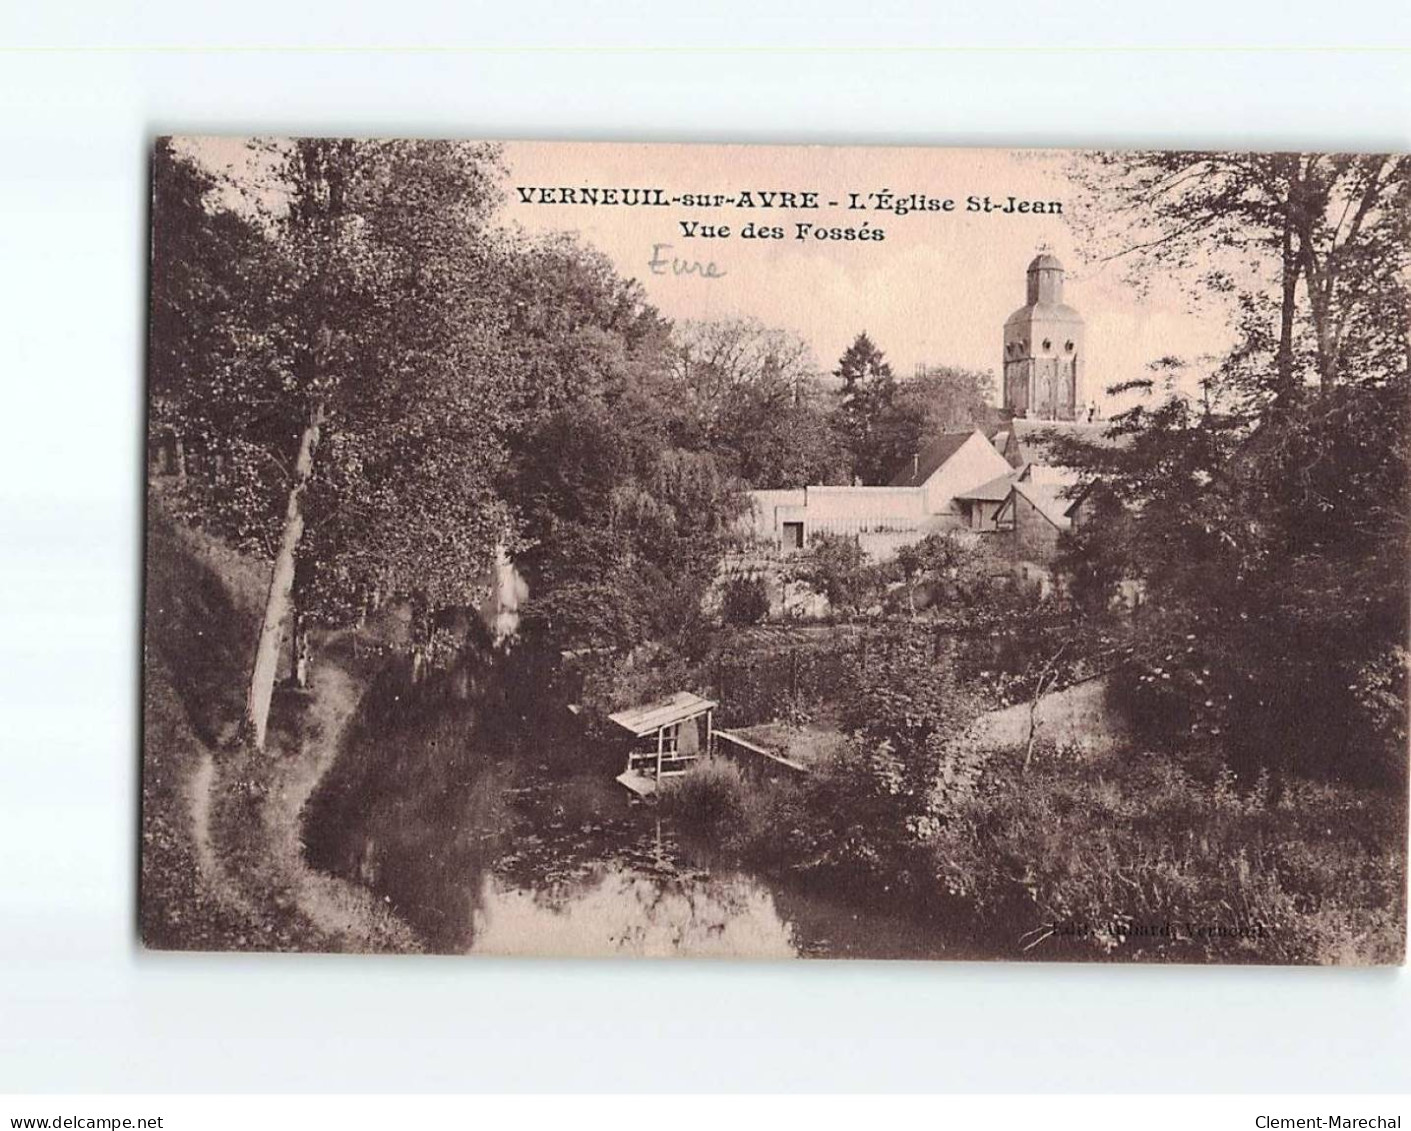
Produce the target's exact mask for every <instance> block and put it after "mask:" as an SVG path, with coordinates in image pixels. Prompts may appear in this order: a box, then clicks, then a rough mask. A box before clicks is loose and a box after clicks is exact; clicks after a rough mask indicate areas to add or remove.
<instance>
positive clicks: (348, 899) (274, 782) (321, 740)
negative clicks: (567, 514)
mask: <svg viewBox="0 0 1411 1131" xmlns="http://www.w3.org/2000/svg"><path fill="white" fill-rule="evenodd" d="M359 697H360V689H359V686H358V683H357V681H356V680H355V679H354V678H353V677H352V676H351V675H349V674H348V672H347V671H345V670H344V669H343V668H342V667H341V666H339V664H338V662H337V660H336V659H332V658H324V659H322V660H321V661H320V662H319V663H317V664H316V665H315V666H314V668H313V671H312V673H311V677H310V687H309V698H308V700H307V701H306V703H305V704H304V709H303V711H302V712H301V713H300V714H299V716H298V718H297V723H296V725H295V727H294V728H293V736H289V735H288V733H287V731H286V732H284V736H283V737H281V738H280V739H279V740H278V741H276V738H275V734H274V732H273V730H272V732H271V741H270V744H269V748H268V750H267V751H266V752H265V753H264V754H259V753H257V752H255V751H253V750H250V751H244V752H238V753H235V754H232V756H231V757H230V759H229V760H228V761H227V760H224V759H220V760H216V761H215V762H212V761H211V759H210V758H209V756H207V758H206V762H205V763H204V764H203V765H202V767H201V768H200V770H199V771H198V773H197V774H196V775H195V776H194V778H193V782H192V805H191V816H192V823H193V826H194V829H195V834H196V843H197V855H198V862H199V866H200V867H201V869H202V870H203V871H205V872H208V877H207V878H208V880H209V881H210V882H211V885H212V887H213V888H214V889H215V890H216V891H217V892H219V893H221V895H222V896H223V898H224V899H225V900H226V901H227V902H234V903H236V904H237V905H238V906H239V907H240V908H241V909H242V910H244V911H246V912H248V913H250V914H251V916H252V917H253V918H254V919H255V920H257V921H258V922H259V923H260V924H261V926H260V927H257V928H255V933H254V936H253V948H254V949H267V948H273V949H291V948H292V949H300V950H331V951H352V952H365V951H397V952H405V951H415V950H419V949H421V947H420V943H419V941H418V940H417V938H416V936H415V934H414V932H413V931H412V930H411V928H410V927H408V926H407V925H406V924H405V923H403V922H402V921H401V920H400V919H399V918H397V916H396V915H394V914H393V913H392V911H391V909H390V908H389V907H387V906H386V905H385V903H383V902H382V901H380V900H378V899H377V897H376V896H375V895H373V894H372V893H371V892H370V891H368V890H366V889H365V888H362V887H360V886H358V885H356V884H352V883H349V882H347V881H345V880H342V879H339V878H337V877H336V876H330V875H327V874H325V873H323V872H319V871H317V870H315V869H314V868H312V867H310V866H309V864H308V863H307V861H306V860H305V858H304V842H303V812H304V806H305V805H306V804H307V803H308V800H309V798H310V797H311V796H312V795H313V792H314V790H315V789H316V788H317V787H318V784H319V782H320V781H321V780H322V779H323V776H324V775H325V774H326V773H327V772H328V771H329V770H330V769H331V768H332V766H333V764H334V762H335V761H336V760H337V758H338V751H339V749H340V748H341V745H342V741H343V736H344V734H345V732H346V731H347V728H348V724H349V722H351V720H352V718H353V714H354V712H355V711H356V709H357V705H358V700H359ZM208 766H209V769H208V768H207V767H208Z"/></svg>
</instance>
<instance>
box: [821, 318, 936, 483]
mask: <svg viewBox="0 0 1411 1131" xmlns="http://www.w3.org/2000/svg"><path fill="white" fill-rule="evenodd" d="M833 375H834V376H835V377H837V378H839V379H840V380H841V381H842V389H841V390H840V393H839V402H838V411H837V422H838V430H839V432H840V433H841V435H842V440H843V445H844V447H845V448H846V449H847V450H848V452H849V453H850V455H851V457H852V471H853V475H854V476H855V477H856V478H857V479H860V480H861V481H862V482H863V483H864V484H868V485H872V484H878V483H886V482H887V481H888V480H890V479H891V477H892V476H893V475H894V474H895V473H896V471H897V469H898V468H900V467H901V466H903V465H904V464H905V463H906V462H907V460H909V459H910V458H911V456H912V454H913V453H914V452H915V451H916V450H917V447H918V444H919V442H920V439H921V434H922V426H923V422H922V414H921V411H920V410H919V409H918V408H917V407H915V406H914V405H911V404H908V403H907V402H906V400H905V398H903V397H901V396H900V395H899V393H900V390H899V386H898V384H897V380H896V378H895V376H893V374H892V367H891V365H889V364H888V362H887V360H886V357H885V355H884V354H883V353H882V351H881V350H880V349H878V348H877V346H876V345H875V344H874V343H873V341H872V339H871V338H869V337H868V336H867V333H866V331H864V332H863V333H861V334H859V335H858V336H857V337H856V338H855V339H853V343H852V345H850V346H849V347H848V348H847V350H846V351H845V352H844V354H843V356H842V357H841V358H840V359H839V360H838V368H837V369H835V370H834V371H833Z"/></svg>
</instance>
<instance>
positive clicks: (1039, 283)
mask: <svg viewBox="0 0 1411 1131" xmlns="http://www.w3.org/2000/svg"><path fill="white" fill-rule="evenodd" d="M1026 282H1027V286H1026V298H1027V301H1026V302H1025V304H1024V305H1023V306H1022V307H1020V308H1019V309H1018V310H1016V311H1015V312H1014V313H1013V314H1011V315H1010V316H1009V317H1008V318H1007V319H1006V320H1005V323H1004V407H1005V411H1006V412H1007V413H1009V414H1010V415H1012V416H1018V417H1028V418H1029V419H1032V420H1075V419H1077V416H1078V413H1079V411H1080V410H1081V406H1082V403H1083V363H1084V360H1085V355H1084V352H1083V318H1082V315H1080V314H1079V313H1078V312H1077V311H1076V310H1074V309H1073V308H1072V307H1071V306H1068V305H1067V304H1065V303H1064V301H1063V264H1062V263H1060V262H1059V261H1058V257H1057V256H1055V255H1052V254H1050V253H1049V252H1046V251H1045V252H1040V253H1039V254H1038V255H1036V256H1035V257H1034V259H1033V261H1032V262H1031V263H1030V264H1029V269H1028V273H1027V280H1026Z"/></svg>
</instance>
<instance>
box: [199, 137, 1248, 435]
mask: <svg viewBox="0 0 1411 1131" xmlns="http://www.w3.org/2000/svg"><path fill="white" fill-rule="evenodd" d="M183 147H184V148H186V149H187V150H188V151H190V152H193V153H194V154H196V155H197V156H198V157H200V158H201V160H203V161H204V162H205V163H207V164H208V165H210V166H212V167H216V168H221V167H224V168H230V167H232V166H233V167H235V168H236V169H239V168H240V167H241V166H242V165H247V164H248V160H249V158H248V155H247V151H246V149H245V142H244V141H243V140H242V139H237V138H201V139H190V140H187V141H184V142H183ZM504 157H505V162H506V165H507V166H508V170H509V172H508V176H507V178H506V182H505V194H506V195H505V203H504V206H503V208H502V210H501V213H500V219H501V220H502V221H503V222H506V223H509V224H514V225H518V226H520V227H522V228H523V229H524V230H525V231H527V232H529V233H541V234H542V233H550V232H565V231H566V232H574V233H577V234H578V235H579V236H580V237H581V238H582V239H583V240H584V241H585V242H587V243H590V244H592V245H593V246H594V247H596V248H598V249H599V250H600V251H602V252H603V253H604V254H606V255H607V256H608V258H609V259H610V260H611V261H612V263H613V264H614V265H615V266H616V268H617V270H618V271H619V273H620V274H622V275H624V276H626V277H630V278H636V279H637V280H638V281H639V282H641V284H642V285H643V287H644V288H645V290H646V294H647V297H648V299H649V300H650V301H651V302H652V303H653V305H655V306H656V307H657V308H658V309H659V310H660V311H661V312H662V313H663V314H665V315H666V316H667V317H669V318H672V319H689V318H695V319H717V318H732V317H754V318H758V319H759V320H760V321H761V322H763V323H765V324H766V325H768V326H772V327H779V328H782V329H787V330H790V331H793V332H795V333H797V334H799V335H800V336H801V337H802V338H803V339H804V340H805V341H806V342H807V343H808V344H809V345H810V347H811V348H812V350H813V352H814V356H815V359H816V360H817V362H818V363H819V366H820V369H821V370H822V371H825V372H826V371H829V370H831V369H832V368H833V367H834V366H835V365H836V364H837V360H838V358H839V357H840V356H841V354H842V353H843V351H844V350H845V349H846V348H847V346H848V345H849V343H850V342H851V341H852V340H853V338H854V337H855V336H856V335H857V334H858V333H859V332H861V331H863V330H865V331H867V333H868V335H869V336H870V337H871V338H872V339H873V341H874V342H876V343H877V345H878V346H879V347H880V348H881V349H882V350H883V351H884V352H885V353H886V355H887V357H888V360H890V361H891V363H892V366H893V369H894V371H895V372H896V373H897V374H898V375H899V376H906V375H909V374H910V373H912V372H913V370H914V367H915V366H916V365H917V364H918V363H926V364H950V365H957V366H962V367H964V368H968V369H978V370H982V371H983V370H988V371H991V372H994V373H996V374H998V372H999V370H1000V367H1001V359H1000V352H1001V327H1002V326H1003V323H1004V320H1005V319H1006V318H1007V317H1008V316H1009V315H1010V314H1011V313H1012V312H1013V311H1014V310H1016V309H1017V308H1019V307H1020V306H1022V305H1023V304H1024V299H1025V294H1024V288H1025V279H1024V272H1025V268H1026V266H1027V265H1028V263H1029V261H1030V260H1031V259H1032V258H1033V257H1034V255H1035V254H1037V253H1038V251H1039V250H1041V249H1043V250H1047V251H1050V252H1052V253H1053V254H1055V255H1057V256H1058V257H1059V258H1060V259H1061V260H1062V261H1063V263H1064V266H1065V267H1066V268H1067V276H1066V280H1065V294H1064V297H1065V300H1066V301H1067V302H1068V303H1069V305H1071V306H1073V307H1075V308H1076V309H1077V310H1078V311H1079V313H1081V314H1082V315H1083V317H1084V319H1085V320H1086V329H1087V361H1088V364H1087V368H1086V377H1085V384H1086V389H1085V390H1084V399H1085V400H1087V401H1094V402H1096V403H1097V405H1098V407H1099V410H1100V411H1101V412H1102V413H1103V414H1104V415H1107V414H1110V413H1111V412H1112V411H1115V410H1117V409H1118V408H1120V407H1121V405H1122V404H1123V403H1128V402H1124V401H1119V400H1113V399H1110V398H1107V397H1106V396H1105V394H1104V392H1103V390H1104V388H1105V387H1106V386H1107V385H1109V384H1112V383H1114V382H1117V381H1126V380H1131V379H1133V378H1136V377H1140V376H1142V375H1143V374H1144V373H1145V372H1146V367H1147V365H1148V364H1149V363H1150V362H1151V361H1153V360H1154V359H1156V358H1159V357H1162V356H1166V355H1171V354H1174V355H1177V356H1181V357H1186V358H1189V359H1196V358H1199V357H1201V356H1210V355H1218V354H1220V353H1222V352H1224V350H1225V349H1226V348H1227V347H1228V345H1229V343H1230V341H1231V331H1230V327H1229V315H1228V311H1227V310H1226V309H1224V308H1223V307H1221V306H1220V305H1218V302H1217V303H1215V304H1213V305H1212V304H1209V303H1207V304H1206V305H1204V306H1203V307H1202V308H1200V309H1193V308H1192V304H1191V302H1190V300H1189V297H1188V293H1187V292H1186V290H1185V289H1184V288H1183V286H1182V283H1183V282H1189V280H1178V279H1169V278H1165V277H1161V276H1157V277H1155V278H1151V277H1148V280H1147V282H1148V286H1147V287H1146V288H1144V289H1140V290H1139V289H1138V288H1135V287H1133V286H1132V285H1131V282H1130V280H1129V278H1128V269H1129V268H1128V265H1127V264H1126V262H1125V261H1123V262H1102V261H1101V260H1100V258H1099V256H1098V249H1096V248H1092V247H1086V246H1082V245H1080V243H1079V242H1078V236H1077V231H1078V230H1081V228H1082V227H1083V225H1075V221H1079V220H1082V219H1084V217H1082V216H1081V215H1080V211H1081V209H1082V208H1083V207H1084V201H1083V199H1082V197H1081V196H1080V194H1079V193H1078V192H1077V191H1076V189H1075V187H1074V186H1073V185H1072V183H1071V182H1070V181H1069V180H1068V179H1067V177H1066V175H1065V167H1066V164H1067V161H1068V154H1066V153H1065V152H1063V151H1060V150H1000V149H943V148H920V147H915V148H866V147H853V146H849V147H827V146H724V145H669V144H630V143H584V142H506V143H504ZM585 186H589V187H598V188H638V189H660V190H661V192H662V195H663V196H664V197H665V198H667V199H671V198H679V197H681V196H682V195H685V194H692V195H695V196H702V195H704V196H717V195H719V196H727V197H733V198H735V199H736V200H738V199H739V198H740V197H741V196H742V194H745V193H749V194H751V199H752V200H754V201H755V202H756V205H757V206H756V207H754V208H745V207H739V206H737V205H736V204H726V205H724V206H719V207H699V206H687V205H685V204H675V203H673V204H669V205H667V206H664V207H624V206H615V207H609V206H597V207H591V206H586V205H581V204H567V203H558V202H554V203H542V202H540V201H541V196H540V194H539V193H538V192H537V191H536V190H538V189H541V188H547V189H551V190H553V194H552V195H553V197H554V199H555V201H557V194H558V190H559V189H561V188H569V189H574V190H581V189H582V188H583V187H585ZM520 189H525V190H528V191H529V194H530V196H531V198H533V201H534V202H532V203H525V202H524V201H523V199H522V198H521V194H520V191H519V190H520ZM789 191H792V192H795V193H799V194H802V193H804V192H814V193H816V194H817V195H818V200H819V203H820V204H821V205H822V207H820V208H818V209H816V210H815V209H782V208H777V207H776V208H766V207H763V202H764V199H765V198H764V196H763V194H765V193H771V192H773V193H782V192H789ZM883 193H889V194H891V196H892V197H893V198H906V197H911V196H913V195H920V196H923V197H929V198H933V199H937V200H944V199H947V198H949V199H952V200H954V201H955V206H954V211H950V212H944V211H913V212H910V213H908V214H906V215H897V214H896V213H895V211H892V210H878V209H876V208H872V207H868V208H865V209H861V210H850V209H848V208H847V207H846V204H847V202H848V200H849V194H857V197H858V198H859V199H860V201H861V202H862V203H864V204H868V205H871V204H876V203H878V202H879V197H877V196H869V194H883ZM987 196H988V197H989V198H990V200H991V201H992V203H993V204H995V205H1002V204H1003V203H1004V202H1005V201H1007V200H1008V198H1010V197H1011V196H1012V197H1015V198H1018V199H1021V200H1026V201H1043V202H1053V201H1057V202H1059V203H1060V205H1061V207H1062V212H1061V214H1053V213H1052V212H1050V211H1045V212H1030V213H1027V214H1021V213H1012V214H1006V213H1004V212H1001V211H992V212H989V213H985V212H972V211H967V210H966V205H967V201H968V200H969V198H971V197H976V198H981V199H983V198H985V197H987ZM830 201H837V202H838V204H839V206H838V207H829V206H828V205H829V202H830ZM1090 219H1096V220H1097V221H1099V222H1100V223H1106V224H1111V223H1115V218H1113V217H1106V216H1098V217H1090ZM692 221H694V222H697V223H699V224H702V225H706V224H715V225H728V226H729V227H730V228H731V233H730V235H729V236H728V237H726V238H719V239H707V238H702V237H701V236H699V235H698V236H696V237H687V236H686V235H685V234H684V232H683V230H682V224H683V223H690V222H692ZM863 221H866V223H867V225H868V226H869V228H870V229H877V228H881V229H882V230H883V231H884V232H885V238H884V239H882V240H880V241H878V240H857V241H852V242H847V241H835V240H827V241H820V240H817V239H814V238H812V237H809V238H805V239H803V240H799V239H796V238H795V235H796V228H795V225H796V224H797V223H800V222H803V223H811V224H814V225H815V226H817V227H823V228H833V227H854V228H857V227H860V226H861V225H862V223H863ZM750 222H753V223H754V224H755V225H757V226H766V227H774V226H779V227H782V228H783V229H784V238H782V239H768V240H765V239H759V238H756V239H745V238H742V229H743V228H744V226H745V225H746V224H748V223H750ZM654 259H655V260H656V262H657V267H656V268H655V269H654V268H653V267H652V262H653V260H654ZM673 260H680V261H681V262H682V264H683V265H684V264H699V267H698V268H695V269H689V270H687V269H685V268H684V267H683V272H682V273H678V272H677V271H676V270H675V269H674V268H673V262H672V261H673ZM711 264H713V265H714V267H713V268H710V267H709V265H711ZM707 273H709V274H712V275H715V276H716V277H714V278H707V277H705V275H706V274H707ZM1200 373H1201V370H1200V368H1199V367H1198V366H1197V367H1196V368H1195V370H1194V371H1193V374H1192V376H1193V378H1194V377H1198V376H1199V375H1200ZM996 390H998V381H997V382H996ZM996 395H998V392H997V393H996Z"/></svg>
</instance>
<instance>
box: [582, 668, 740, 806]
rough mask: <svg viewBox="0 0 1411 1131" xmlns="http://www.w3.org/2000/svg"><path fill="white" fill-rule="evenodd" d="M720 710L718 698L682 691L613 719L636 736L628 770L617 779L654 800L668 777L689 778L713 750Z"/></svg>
mask: <svg viewBox="0 0 1411 1131" xmlns="http://www.w3.org/2000/svg"><path fill="white" fill-rule="evenodd" d="M717 706H719V704H717V703H716V702H714V701H713V700H710V699H703V698H702V697H701V696H699V695H695V694H693V693H691V692H689V691H678V692H677V693H676V694H675V695H672V696H670V697H669V698H667V699H659V700H657V701H656V702H655V703H647V704H645V705H644V706H641V707H629V708H628V709H627V710H625V711H618V712H617V713H616V714H612V715H609V716H608V718H609V719H611V720H612V721H613V722H614V723H616V724H617V725H618V726H620V727H621V728H622V729H623V730H625V731H627V732H628V733H629V734H630V735H631V736H632V741H631V745H630V746H629V747H628V750H627V768H626V769H625V770H624V771H623V772H622V773H620V774H619V775H618V776H617V780H618V781H620V782H621V783H622V784H623V785H625V786H626V787H627V788H628V789H630V790H631V791H632V792H633V793H636V794H638V795H639V796H641V797H650V796H651V795H652V794H654V793H656V790H657V786H658V785H659V784H660V782H661V779H662V778H663V777H669V776H671V775H673V774H684V773H685V772H686V771H687V770H689V769H690V768H691V766H692V764H693V763H694V762H695V761H696V759H698V758H700V757H701V756H702V755H703V754H705V755H708V754H710V753H711V751H712V749H713V747H714V740H715V730H714V719H715V708H716V707H717Z"/></svg>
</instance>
